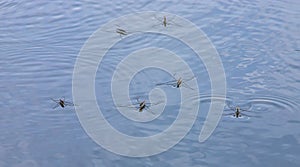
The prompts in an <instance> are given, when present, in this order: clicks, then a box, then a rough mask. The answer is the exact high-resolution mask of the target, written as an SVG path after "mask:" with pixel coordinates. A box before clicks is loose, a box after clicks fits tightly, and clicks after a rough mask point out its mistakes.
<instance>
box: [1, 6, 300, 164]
mask: <svg viewBox="0 0 300 167" xmlns="http://www.w3.org/2000/svg"><path fill="white" fill-rule="evenodd" d="M149 10H151V11H153V10H154V11H164V12H170V13H173V14H176V15H179V16H181V17H184V18H186V19H188V20H190V21H191V22H193V23H194V24H195V25H196V26H198V27H199V28H200V29H201V30H203V32H204V33H205V34H206V35H207V36H208V38H209V39H210V40H211V41H212V43H213V45H214V46H215V47H216V49H217V51H218V52H219V54H220V57H221V59H222V62H223V66H224V69H225V73H226V79H227V97H226V100H227V104H228V105H229V106H241V108H245V109H247V110H250V112H248V113H247V115H249V116H244V117H241V118H239V119H237V118H233V117H232V116H225V115H224V116H223V117H222V118H221V121H220V122H219V124H218V126H217V128H216V130H215V131H214V133H213V135H212V136H211V137H210V138H209V139H208V140H207V141H206V142H204V143H199V142H198V135H199V132H200V130H201V128H202V125H203V122H204V120H205V117H206V114H207V111H208V108H209V104H210V100H211V98H210V81H209V78H208V74H207V71H206V69H205V66H204V65H203V63H202V62H201V60H197V59H196V60H195V56H194V55H193V53H192V52H191V51H190V50H189V48H186V46H183V44H182V43H180V42H178V40H172V39H170V38H167V37H164V36H160V35H157V34H156V35H155V34H140V36H133V37H129V38H126V39H124V40H122V41H121V42H119V43H118V44H117V45H116V46H115V47H114V48H115V49H112V50H110V52H108V53H107V56H105V57H104V59H103V62H102V64H101V65H100V66H99V68H98V71H97V75H96V81H95V89H96V92H97V93H96V96H97V100H98V104H99V106H101V107H102V109H103V111H107V112H104V113H103V114H104V115H105V117H106V118H107V120H108V121H109V122H110V123H111V124H112V125H113V126H114V127H115V128H116V129H118V130H119V131H122V132H124V133H127V134H128V135H133V136H148V135H153V134H156V133H158V132H161V131H162V130H164V129H166V128H167V127H168V126H169V125H170V124H172V122H173V121H174V119H175V118H176V112H170V111H171V110H174V111H176V110H177V111H178V107H179V106H178V102H179V100H180V99H178V98H176V97H177V94H176V91H174V88H171V87H164V90H165V92H166V94H167V97H168V101H169V104H170V105H168V106H167V107H166V109H165V112H164V114H162V115H161V116H160V117H159V118H158V119H157V120H155V121H152V122H149V123H147V124H142V125H141V124H140V123H132V122H131V121H130V120H128V119H125V118H124V117H122V115H121V114H119V112H118V111H117V110H116V108H115V107H112V106H113V102H112V101H111V94H110V91H109V90H110V84H109V82H110V80H111V76H112V74H113V71H114V68H115V66H116V65H117V64H118V62H119V61H121V60H122V58H124V57H125V56H126V55H127V54H129V53H131V52H133V51H134V50H138V49H141V48H144V47H149V46H158V47H163V48H166V49H169V50H172V51H173V52H176V53H177V54H179V55H180V54H181V55H182V58H183V59H184V60H185V61H186V62H187V63H188V64H189V65H190V66H191V68H192V70H193V72H194V74H195V76H196V77H197V81H198V86H199V92H200V93H201V99H200V100H201V102H202V103H201V107H200V111H201V112H200V113H199V115H198V118H197V120H196V122H195V124H194V126H193V127H192V129H191V131H190V132H189V133H188V135H187V136H185V138H184V139H183V140H181V142H180V143H178V144H177V145H176V146H175V147H173V148H172V149H170V150H168V151H167V152H164V153H162V154H159V155H155V156H151V157H146V158H129V157H124V156H119V155H116V154H113V153H111V152H108V151H106V150H105V149H103V148H102V147H100V146H98V145H97V144H96V143H94V142H93V140H92V139H90V138H89V136H88V135H87V134H86V133H85V131H84V130H83V128H82V127H81V125H80V123H79V120H78V118H77V115H76V113H75V110H74V108H73V107H67V108H65V109H61V108H56V109H53V106H54V105H55V103H54V102H53V101H51V100H50V98H54V99H58V98H61V97H65V98H66V99H67V100H69V101H71V100H72V74H73V68H74V64H75V61H76V58H77V56H78V54H79V51H80V49H81V47H82V46H83V44H84V43H85V41H86V40H87V39H88V38H89V36H90V35H91V34H92V33H93V32H94V31H96V30H97V29H98V28H100V26H101V25H103V24H104V23H106V22H108V21H110V20H112V19H115V18H117V17H120V16H123V15H125V14H130V13H133V12H139V11H149ZM154 17H155V16H154ZM299 27H300V2H299V1H297V0H290V1H287V0H279V1H271V0H266V1H262V2H260V1H235V0H231V1H222V0H219V1H209V0H205V1H201V2H197V1H194V2H193V1H187V2H182V1H177V2H176V1H169V0H161V1H145V2H144V3H136V2H134V1H123V2H122V1H119V2H114V3H112V2H98V1H77V2H66V3H63V2H59V1H53V2H43V1H41V2H37V1H36V2H31V1H14V0H4V1H1V2H0V53H1V54H0V55H1V59H0V98H1V100H0V113H1V117H0V124H1V126H0V132H1V136H0V143H1V144H0V166H1V167H12V166H18V167H20V166H30V167H33V166H49V167H52V166H78V167H79V166H80V167H81V166H134V165H135V166H137V165H138V166H230V167H231V166H249V167H250V166H251V167H252V166H264V167H265V166H272V167H274V166H289V167H292V166H295V167H296V166H300V160H299V155H300V131H299V126H300V110H299V108H300V104H299V100H300V80H299V78H300V52H299V51H296V50H299V49H300V31H299ZM112 31H114V28H113V30H112ZM195 42H197V41H195ZM118 49H119V50H118ZM189 53H190V54H189ZM110 54H114V55H115V56H112V55H110ZM175 65H176V64H175ZM153 74H158V75H153ZM167 77H168V76H167V75H166V74H165V73H159V71H157V70H155V69H148V70H144V71H143V72H141V73H139V74H137V75H136V77H135V78H134V79H133V83H132V84H131V86H130V90H131V95H132V96H133V97H134V96H140V95H147V93H148V92H149V91H150V90H151V89H153V84H152V82H156V81H160V80H162V79H165V78H167ZM134 88H138V90H139V91H134V90H136V89H134ZM175 90H176V89H175ZM195 100H197V99H195ZM108 111H109V112H108ZM232 112H233V111H231V110H229V109H228V107H225V109H224V113H226V114H228V113H232Z"/></svg>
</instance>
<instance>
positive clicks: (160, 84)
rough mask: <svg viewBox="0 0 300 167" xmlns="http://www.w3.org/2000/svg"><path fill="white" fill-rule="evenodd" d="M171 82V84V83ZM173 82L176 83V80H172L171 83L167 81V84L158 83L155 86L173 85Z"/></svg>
mask: <svg viewBox="0 0 300 167" xmlns="http://www.w3.org/2000/svg"><path fill="white" fill-rule="evenodd" d="M172 82H173V83H172ZM174 82H177V80H172V81H167V82H163V83H158V84H156V86H159V85H168V84H174Z"/></svg>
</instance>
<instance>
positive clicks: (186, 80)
mask: <svg viewBox="0 0 300 167" xmlns="http://www.w3.org/2000/svg"><path fill="white" fill-rule="evenodd" d="M195 78H196V77H195V76H193V77H191V78H189V79H185V80H184V81H185V82H188V81H190V80H193V79H195Z"/></svg>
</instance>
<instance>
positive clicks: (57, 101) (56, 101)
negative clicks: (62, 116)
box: [50, 98, 59, 103]
mask: <svg viewBox="0 0 300 167" xmlns="http://www.w3.org/2000/svg"><path fill="white" fill-rule="evenodd" d="M50 99H51V100H52V101H54V102H55V103H59V100H55V99H53V98H50Z"/></svg>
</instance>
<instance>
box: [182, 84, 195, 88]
mask: <svg viewBox="0 0 300 167" xmlns="http://www.w3.org/2000/svg"><path fill="white" fill-rule="evenodd" d="M182 86H184V87H186V88H189V89H191V90H195V89H193V88H192V87H190V86H189V85H188V84H187V83H185V82H183V84H182Z"/></svg>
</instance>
